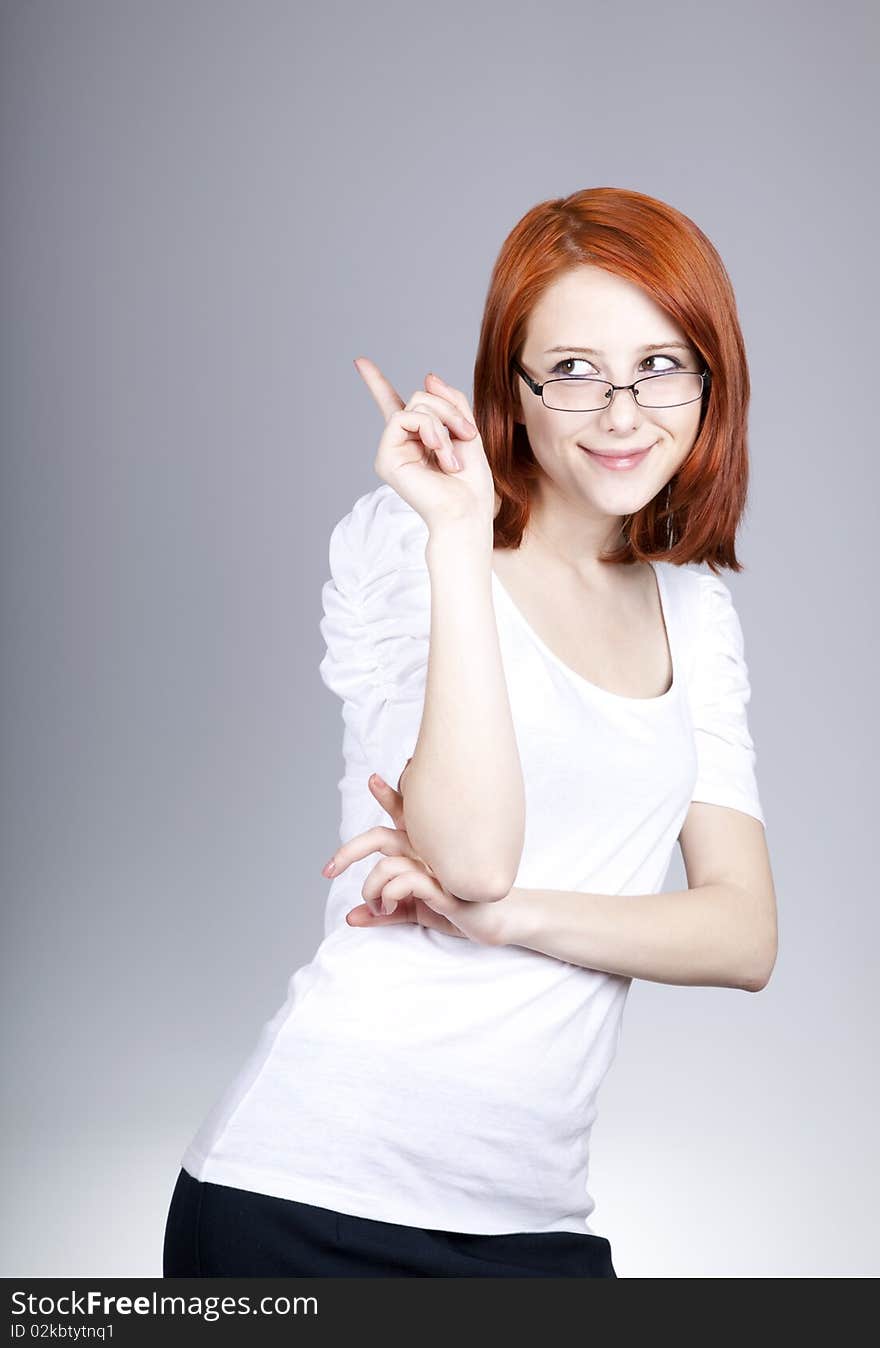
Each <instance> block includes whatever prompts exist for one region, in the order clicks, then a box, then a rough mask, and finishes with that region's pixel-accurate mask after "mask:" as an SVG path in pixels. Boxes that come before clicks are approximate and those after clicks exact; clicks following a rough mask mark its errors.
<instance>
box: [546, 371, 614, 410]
mask: <svg viewBox="0 0 880 1348" xmlns="http://www.w3.org/2000/svg"><path fill="white" fill-rule="evenodd" d="M610 391H611V385H610V384H609V383H607V382H606V381H605V380H604V379H550V380H548V382H547V383H546V384H545V385H544V402H545V403H546V404H547V406H548V407H551V408H554V409H555V410H556V411H558V412H593V411H595V410H596V409H597V408H599V407H607V406H608V395H609V393H610Z"/></svg>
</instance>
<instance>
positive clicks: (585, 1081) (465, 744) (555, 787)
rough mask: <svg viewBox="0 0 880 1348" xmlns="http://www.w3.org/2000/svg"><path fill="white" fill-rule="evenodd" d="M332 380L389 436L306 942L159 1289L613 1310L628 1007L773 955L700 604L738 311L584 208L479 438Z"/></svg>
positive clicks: (733, 733)
mask: <svg viewBox="0 0 880 1348" xmlns="http://www.w3.org/2000/svg"><path fill="white" fill-rule="evenodd" d="M571 343H575V345H571ZM356 364H357V367H358V369H359V371H360V373H361V375H362V376H363V378H364V379H365V382H366V383H367V385H368V387H369V389H370V391H371V392H372V394H373V396H374V397H375V399H376V401H377V403H378V404H379V407H380V409H381V411H382V413H383V416H384V417H385V420H386V425H385V430H384V433H383V435H382V438H381V442H380V445H379V450H378V454H377V457H376V461H375V465H374V466H375V469H376V471H377V473H378V475H379V477H381V478H382V479H383V482H382V485H381V486H379V487H378V488H377V489H376V490H375V491H372V492H370V493H368V494H367V495H365V496H362V497H361V498H360V499H359V500H358V501H357V502H356V503H355V505H354V507H353V509H352V510H351V511H350V513H349V514H348V515H346V516H345V518H344V519H342V520H341V521H340V522H339V524H337V526H336V528H335V529H334V530H333V533H332V536H331V540H330V563H331V571H332V579H331V580H329V581H328V582H327V584H326V585H325V586H324V590H323V601H324V617H323V619H322V622H321V630H322V634H323V635H324V637H325V639H326V642H327V653H326V656H325V657H324V659H323V660H322V662H321V674H322V677H323V679H324V680H325V682H326V683H327V685H328V686H329V687H330V688H331V689H333V691H334V692H336V693H337V694H338V695H339V696H340V697H341V698H342V700H343V718H344V725H345V737H344V754H345V773H344V776H343V777H342V779H341V781H340V790H341V794H342V828H341V831H340V838H341V839H342V840H343V841H342V845H341V846H340V847H339V848H338V849H337V851H336V853H335V854H334V858H333V859H332V860H333V862H335V870H334V869H333V868H332V867H330V864H329V863H328V867H325V871H324V874H325V875H332V876H333V884H332V886H331V890H330V897H329V900H328V904H327V910H326V926H325V930H326V935H325V938H324V940H323V942H322V943H321V945H320V947H319V949H318V951H317V953H316V955H315V957H314V959H313V960H312V961H311V963H310V964H308V965H306V966H304V967H303V968H301V969H299V970H298V971H297V972H296V973H295V974H294V976H293V977H292V979H291V982H290V988H289V996H288V998H287V1001H286V1002H285V1004H284V1005H283V1006H282V1007H281V1008H280V1009H279V1011H278V1012H277V1013H276V1015H275V1016H274V1017H273V1018H272V1020H270V1021H269V1022H268V1023H267V1024H266V1025H265V1026H264V1027H263V1030H262V1033H261V1035H260V1038H259V1041H258V1043H257V1045H256V1047H255V1049H254V1051H253V1053H252V1055H251V1057H250V1058H249V1060H248V1062H247V1063H246V1064H245V1066H244V1068H243V1069H242V1071H241V1072H240V1073H239V1075H238V1076H237V1077H236V1078H235V1080H234V1081H233V1082H232V1083H231V1085H230V1086H229V1088H228V1089H227V1091H226V1092H225V1093H224V1095H223V1096H222V1097H221V1099H220V1100H219V1101H218V1102H217V1104H216V1105H215V1106H214V1109H213V1110H212V1111H211V1112H210V1114H209V1115H208V1118H207V1119H206V1120H205V1122H204V1123H203V1125H202V1127H201V1128H200V1129H199V1131H198V1133H197V1134H196V1136H195V1138H194V1139H193V1141H192V1142H191V1143H190V1145H189V1147H188V1148H187V1149H186V1152H185V1154H184V1157H183V1164H182V1169H181V1172H180V1175H179V1177H178V1182H177V1187H176V1189H175V1193H174V1197H173V1201H172V1204H171V1209H170V1212H169V1217H168V1225H167V1229H166V1242H165V1274H166V1276H179V1275H187V1274H196V1275H198V1274H208V1275H228V1276H234V1275H248V1274H260V1273H264V1274H270V1273H271V1274H303V1275H324V1276H333V1275H337V1276H338V1275H343V1276H395V1275H396V1276H401V1275H403V1276H406V1275H410V1276H426V1275H428V1276H470V1277H477V1276H496V1277H497V1276H511V1277H515V1276H519V1277H545V1276H560V1275H564V1276H573V1277H616V1276H617V1273H616V1271H615V1269H614V1267H613V1264H612V1260H611V1249H610V1243H609V1241H608V1240H607V1238H605V1237H603V1236H602V1235H601V1234H599V1233H597V1232H595V1231H594V1230H593V1229H592V1227H591V1225H590V1223H589V1217H590V1214H591V1213H592V1210H593V1207H594V1203H593V1199H592V1198H591V1196H590V1194H589V1192H588V1189H587V1181H588V1169H589V1139H590V1132H591V1128H592V1123H593V1121H594V1119H595V1116H596V1098H597V1093H598V1090H599V1087H600V1085H601V1082H602V1080H603V1079H604V1077H605V1075H606V1073H607V1071H608V1069H609V1067H610V1066H611V1063H612V1061H613V1058H614V1053H615V1050H616V1047H617V1043H618V1039H619V1036H620V1030H621V1024H622V1015H623V1009H624V1003H625V1000H626V996H627V993H628V991H629V987H630V984H631V981H632V979H633V978H645V979H651V980H654V981H657V982H664V983H676V984H684V985H697V986H706V985H714V986H721V987H735V988H742V989H744V990H745V989H748V990H758V989H760V988H762V987H763V986H765V984H766V982H767V980H768V978H769V977H770V973H771V971H772V968H773V964H774V962H775V957H776V908H775V894H774V888H773V880H772V876H771V869H770V863H769V858H768V853H767V847H766V842H765V834H764V815H763V811H762V808H761V803H760V799H759V795H758V789H757V782H756V776H755V759H756V755H755V750H754V744H753V741H752V739H751V736H750V733H749V728H748V721H747V716H746V704H747V703H748V700H749V696H750V689H749V679H748V669H747V665H746V662H745V655H744V645H743V637H742V630H741V627H740V624H739V620H738V617H737V614H736V611H735V609H734V606H733V603H732V599H731V594H730V590H729V589H728V587H727V586H726V585H725V584H724V582H723V581H721V579H720V578H719V576H718V575H717V572H718V570H719V568H721V567H724V566H726V567H728V568H730V569H731V570H735V571H738V570H741V569H742V568H741V565H740V563H739V562H738V560H737V558H736V554H735V547H734V541H735V533H736V529H737V526H738V523H739V521H740V518H741V516H742V514H743V511H744V508H745V502H746V489H747V481H748V460H747V448H746V413H747V406H748V395H749V377H748V370H747V365H746V358H745V351H744V346H743V339H742V335H741V332H740V328H739V324H738V321H737V316H736V306H735V300H734V296H733V293H732V289H731V286H730V283H729V280H728V277H727V274H726V272H725V269H724V266H723V264H722V262H721V260H720V258H719V257H718V255H717V253H716V251H715V249H714V247H713V246H712V244H711V243H710V241H709V240H708V239H707V238H706V236H705V235H704V234H702V233H701V231H700V230H699V229H698V228H697V227H696V225H694V224H693V222H692V221H690V220H689V219H688V218H687V217H685V216H683V215H681V214H680V213H679V212H677V211H675V210H673V209H672V208H671V207H669V206H667V205H665V204H664V203H662V202H659V201H656V200H654V199H653V198H651V197H647V196H644V195H642V194H640V193H636V192H629V191H622V190H617V189H612V188H597V189H592V190H588V191H583V192H579V193H576V194H575V195H573V196H571V197H568V198H566V199H561V200H554V201H549V202H545V203H542V204H540V205H538V206H536V207H535V208H534V209H533V210H531V211H529V212H528V213H527V215H526V216H525V217H524V219H523V220H521V221H520V222H519V224H518V225H517V226H516V227H515V228H514V230H513V231H512V233H511V234H510V236H509V237H508V239H507V240H506V242H505V244H504V246H503V248H502V250H501V253H500V255H499V258H498V260H497V263H496V266H495V269H494V273H493V276H492V281H491V285H490V289H489V295H488V299H487V304H486V309H485V313H484V318H483V324H482V331H481V336H480V344H479V351H478V354H477V361H476V367H475V379H474V389H475V399H474V409H475V410H474V412H472V411H471V408H470V406H469V405H468V402H467V400H466V399H465V397H464V395H463V394H462V393H461V392H460V391H459V390H456V389H454V388H451V387H449V386H448V385H447V384H445V383H444V382H443V380H441V379H439V378H438V377H437V376H435V375H430V376H428V378H427V379H426V381H425V388H424V389H420V390H418V391H417V392H416V393H414V394H413V396H412V398H410V399H409V401H408V402H407V403H406V405H405V406H404V405H403V403H402V400H401V399H400V398H399V397H398V395H397V394H396V393H395V391H394V389H393V388H392V387H391V385H390V384H389V383H388V382H387V380H386V379H385V378H384V377H383V375H382V374H381V372H380V371H379V370H378V369H377V367H376V366H375V365H373V364H372V362H369V361H367V360H361V361H360V362H356ZM456 460H457V461H458V462H456ZM459 465H460V466H459ZM703 562H705V563H707V564H708V566H709V572H708V573H706V572H700V571H697V570H694V569H691V566H690V564H694V563H703ZM429 655H430V659H429ZM404 767H405V772H404V774H403V777H402V780H399V778H401V769H402V768H404ZM374 768H375V769H376V770H377V771H378V774H379V775H380V776H381V777H384V778H385V781H386V783H392V782H396V783H397V785H398V790H394V788H393V787H391V786H390V785H385V784H377V782H376V781H375V779H374V777H373V776H372V775H371V774H372V770H373V769H374ZM389 817H390V819H391V822H392V824H393V825H394V827H393V828H389V827H387V820H388V818H389ZM676 841H677V842H678V843H679V844H680V846H681V850H682V854H683V858H684V862H685V867H686V872H687V878H688V886H689V887H688V889H687V890H686V891H683V892H681V893H662V892H660V890H661V885H662V882H663V879H664V877H665V875H666V871H667V867H668V864H669V861H670V858H671V854H672V850H673V848H674V846H675V843H676ZM377 853H378V854H380V856H379V859H378V861H377V862H376V861H375V856H376V854H377ZM371 863H374V864H371ZM361 900H362V901H361ZM343 919H345V920H343Z"/></svg>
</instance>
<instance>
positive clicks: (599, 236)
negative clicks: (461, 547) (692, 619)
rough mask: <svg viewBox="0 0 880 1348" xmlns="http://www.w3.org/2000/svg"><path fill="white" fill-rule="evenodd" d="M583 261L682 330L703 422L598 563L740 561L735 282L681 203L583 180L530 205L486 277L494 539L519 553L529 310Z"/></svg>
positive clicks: (524, 496) (742, 359) (483, 400)
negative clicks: (647, 299)
mask: <svg viewBox="0 0 880 1348" xmlns="http://www.w3.org/2000/svg"><path fill="white" fill-rule="evenodd" d="M581 264H589V265H592V266H596V267H604V268H605V270H606V271H610V272H614V273H616V274H617V275H618V276H623V277H625V278H626V279H627V280H630V281H634V282H635V283H636V284H637V285H639V286H641V287H642V289H643V290H645V291H646V292H647V293H648V294H649V295H651V296H652V298H653V299H654V300H656V302H657V303H658V304H659V305H660V306H661V307H662V308H663V309H664V310H665V311H666V312H667V313H668V314H669V315H670V316H671V317H672V318H673V319H674V320H675V321H676V322H677V323H678V324H679V325H680V327H681V328H682V329H683V330H684V332H685V333H686V335H687V338H688V340H689V341H690V342H692V343H693V345H694V346H695V347H696V349H697V351H698V352H699V353H700V356H701V357H702V360H703V365H704V367H705V368H707V369H708V370H709V378H708V379H707V380H706V388H705V391H704V393H703V406H702V409H701V413H700V427H699V431H698V433H697V437H696V440H695V442H694V445H693V447H692V449H691V452H690V453H689V454H688V456H687V458H686V459H685V460H684V462H683V463H682V464H681V467H680V468H679V469H678V471H677V472H676V473H675V475H674V476H673V477H672V478H671V480H670V482H669V483H668V485H667V486H666V487H664V488H663V490H662V491H660V492H658V493H657V495H656V496H655V497H654V498H653V499H652V500H650V501H648V502H647V503H646V504H645V505H644V506H643V507H642V508H641V510H637V511H635V513H634V514H632V515H627V516H625V517H624V519H623V539H624V541H623V542H622V543H621V545H620V546H619V547H618V548H617V549H616V550H615V551H614V552H611V553H606V554H605V555H604V556H603V557H602V559H601V560H603V561H606V562H622V563H625V564H631V563H633V562H644V561H669V562H673V563H675V564H676V565H683V564H686V563H690V562H693V563H701V562H706V563H707V564H708V566H709V568H710V569H711V570H712V571H713V572H716V573H717V572H718V571H719V570H720V568H721V567H727V568H729V569H730V570H732V571H741V570H742V569H743V568H742V566H741V564H740V562H739V561H738V560H737V557H736V551H735V536H736V531H737V528H738V526H739V523H740V520H741V518H742V516H743V514H744V512H745V508H746V498H747V494H748V480H749V461H748V447H747V425H746V422H747V414H748V405H749V393H750V384H749V372H748V366H747V364H746V353H745V343H744V341H743V336H742V332H741V330H740V325H739V319H738V316H737V311H736V300H735V298H734V293H733V286H732V285H731V282H730V278H729V276H728V274H727V271H726V269H725V267H724V263H723V262H722V261H721V258H720V256H719V255H718V253H717V251H716V250H715V248H714V246H713V245H712V243H711V242H710V241H709V239H708V238H707V237H706V235H705V234H704V233H703V232H702V230H700V229H699V228H698V227H697V226H696V225H695V224H694V222H693V221H692V220H690V219H689V218H688V217H687V216H686V215H683V214H682V213H681V211H677V210H675V209H673V207H672V206H667V205H666V203H665V202H662V201H658V200H656V198H654V197H649V196H645V195H643V194H642V193H641V192H631V191H627V190H626V189H624V188H617V187H590V188H586V189H585V190H584V191H582V192H575V193H574V194H573V195H572V196H568V197H558V198H556V199H554V200H552V201H543V202H540V203H539V204H538V205H537V206H533V207H532V209H531V210H530V211H528V212H527V214H526V215H524V216H523V218H522V219H521V220H520V221H519V223H518V224H517V225H515V226H514V228H513V230H512V231H511V232H510V234H509V235H508V236H507V238H506V239H505V241H504V244H503V245H502V248H501V251H500V253H499V254H498V258H497V260H496V263H495V267H494V269H493V272H492V278H491V281H490V283H489V291H488V295H487V298H486V305H485V309H484V312H483V321H482V326H481V329H480V341H479V347H478V350H477V357H476V361H475V364H474V402H473V407H474V416H475V418H476V421H477V425H478V426H479V428H480V433H481V435H482V439H483V446H484V448H485V451H486V457H487V459H488V461H489V465H490V467H491V469H492V474H493V477H494V479H495V490H496V492H497V494H498V496H499V497H500V498H501V505H500V508H499V509H498V513H497V515H496V517H495V546H496V547H503V548H518V547H519V545H520V542H521V540H522V535H523V531H524V529H525V526H526V524H527V522H528V518H529V512H530V491H529V488H530V485H531V483H533V482H534V481H535V480H536V478H537V477H538V474H539V471H540V470H539V467H538V464H537V461H536V459H535V458H534V455H533V454H532V450H531V446H530V445H529V441H528V436H527V434H526V428H525V426H523V425H522V424H521V423H519V422H517V421H515V420H514V409H515V407H516V403H515V397H516V374H515V372H514V370H513V368H512V361H513V360H514V359H517V358H518V357H519V354H520V350H521V348H522V345H523V342H524V340H525V329H526V323H527V320H528V316H529V313H530V311H531V309H532V307H533V305H534V304H535V303H536V301H537V299H538V297H539V296H540V295H541V293H542V292H543V291H544V289H545V288H546V287H547V286H548V285H550V284H551V283H552V282H553V281H554V280H555V279H556V278H557V277H558V276H559V275H560V274H561V273H563V272H566V271H569V270H570V269H571V268H572V267H576V266H578V265H581Z"/></svg>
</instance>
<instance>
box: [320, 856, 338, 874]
mask: <svg viewBox="0 0 880 1348" xmlns="http://www.w3.org/2000/svg"><path fill="white" fill-rule="evenodd" d="M335 870H336V862H335V860H334V859H333V857H331V858H330V860H329V861H327V862H325V863H324V865H323V866H322V867H321V874H322V875H332V874H333V872H334V871H335Z"/></svg>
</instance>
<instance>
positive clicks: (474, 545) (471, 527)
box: [425, 515, 495, 561]
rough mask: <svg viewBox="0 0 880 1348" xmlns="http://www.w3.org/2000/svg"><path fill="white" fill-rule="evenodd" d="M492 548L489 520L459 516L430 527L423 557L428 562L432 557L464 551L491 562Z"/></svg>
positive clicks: (493, 542) (492, 537) (491, 526)
mask: <svg viewBox="0 0 880 1348" xmlns="http://www.w3.org/2000/svg"><path fill="white" fill-rule="evenodd" d="M494 546H495V531H494V528H493V521H492V520H491V519H490V520H481V519H479V518H478V517H476V516H473V515H459V516H453V517H452V518H450V519H444V520H441V521H438V522H437V523H436V524H433V525H431V526H430V528H429V530H428V542H427V544H426V548H425V557H426V560H428V561H430V560H431V558H432V556H441V555H443V554H444V553H446V552H455V553H459V552H461V551H463V550H465V551H468V552H473V553H477V554H478V555H485V556H486V557H488V558H489V559H490V560H491V557H492V552H493V550H494Z"/></svg>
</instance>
